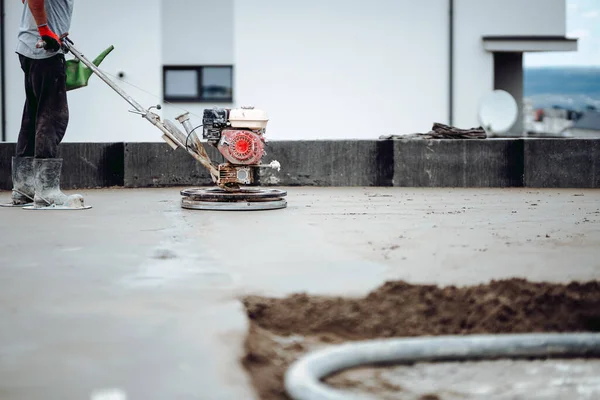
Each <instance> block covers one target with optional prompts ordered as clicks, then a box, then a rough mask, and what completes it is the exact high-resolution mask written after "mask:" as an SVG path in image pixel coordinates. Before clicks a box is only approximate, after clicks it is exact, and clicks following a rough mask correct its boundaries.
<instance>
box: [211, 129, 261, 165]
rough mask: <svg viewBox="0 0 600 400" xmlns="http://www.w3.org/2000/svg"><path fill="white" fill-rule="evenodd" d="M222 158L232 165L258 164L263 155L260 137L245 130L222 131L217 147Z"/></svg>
mask: <svg viewBox="0 0 600 400" xmlns="http://www.w3.org/2000/svg"><path fill="white" fill-rule="evenodd" d="M217 148H218V149H219V151H220V152H221V154H223V157H225V159H226V160H227V161H229V162H230V163H232V164H238V165H255V164H260V160H262V158H263V156H264V154H265V143H264V140H263V138H262V136H261V135H259V134H258V133H256V132H253V131H250V130H245V129H224V130H223V132H222V133H221V140H220V141H219V144H218V146H217Z"/></svg>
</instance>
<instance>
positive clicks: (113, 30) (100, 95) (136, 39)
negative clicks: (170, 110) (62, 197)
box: [5, 0, 162, 142]
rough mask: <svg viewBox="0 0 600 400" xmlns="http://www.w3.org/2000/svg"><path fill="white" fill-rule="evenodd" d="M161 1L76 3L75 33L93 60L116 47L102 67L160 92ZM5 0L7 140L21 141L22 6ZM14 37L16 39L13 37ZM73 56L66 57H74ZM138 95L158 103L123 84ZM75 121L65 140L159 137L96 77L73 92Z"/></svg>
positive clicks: (146, 102) (78, 44)
mask: <svg viewBox="0 0 600 400" xmlns="http://www.w3.org/2000/svg"><path fill="white" fill-rule="evenodd" d="M160 3H161V0H128V1H119V0H103V1H102V2H87V1H86V2H84V1H78V2H75V8H74V11H73V21H72V24H71V30H70V37H71V38H72V40H73V41H74V42H75V45H76V47H77V48H78V49H79V50H80V51H82V52H84V54H85V55H86V56H88V57H89V58H90V59H93V58H95V57H96V56H97V55H98V54H99V53H100V52H101V51H102V50H104V49H105V48H107V47H108V46H110V45H111V44H112V45H114V46H115V50H114V51H113V52H112V53H111V54H110V55H109V56H108V57H107V58H106V60H104V62H103V63H102V65H101V66H100V67H101V68H102V69H103V70H104V71H106V72H108V73H110V74H113V75H117V74H118V73H119V72H121V71H122V72H124V73H125V77H124V80H125V81H128V82H131V83H132V84H134V85H136V86H139V87H141V88H143V89H144V90H145V91H147V92H150V93H152V94H156V95H158V96H161V90H162V88H161V82H162V70H161V65H162V62H161V31H160V23H159V21H160ZM5 5H6V21H7V26H6V34H7V36H8V38H7V42H8V43H7V45H6V49H7V58H8V60H7V84H8V85H7V88H6V89H7V97H8V98H9V99H10V101H8V102H7V110H6V111H7V131H8V135H7V136H8V141H16V140H17V136H18V132H19V128H20V124H21V114H22V109H23V103H24V101H25V93H24V89H23V72H22V71H21V69H20V67H19V63H18V58H17V56H16V54H15V53H13V52H12V50H13V49H14V48H15V45H16V35H17V31H18V24H19V21H20V16H21V12H22V8H23V5H22V4H21V2H20V1H8V2H5ZM11 41H12V43H13V44H11V43H10V42H11ZM71 57H72V56H68V57H67V58H71ZM122 87H123V88H124V89H126V90H127V91H128V92H130V94H131V95H133V96H134V97H135V98H136V100H138V101H139V102H140V103H142V104H144V105H152V104H157V103H159V102H160V101H161V100H160V97H159V98H155V97H153V96H152V95H149V94H147V93H145V92H142V91H140V90H137V89H135V88H131V87H130V86H128V85H125V84H122ZM68 99H69V111H70V120H69V127H68V129H67V133H66V136H65V139H64V141H65V142H113V141H153V140H160V133H159V132H158V131H157V130H156V128H153V127H152V125H150V124H149V123H148V122H146V121H143V120H142V119H141V117H140V116H137V115H134V114H130V113H128V112H127V111H128V110H129V109H130V108H131V107H130V106H129V104H127V103H126V102H125V101H124V100H122V99H121V97H119V96H118V95H117V94H116V93H115V92H113V91H112V89H110V88H109V87H108V86H107V85H105V84H104V83H102V82H101V81H100V80H99V79H98V78H97V77H95V76H94V77H92V78H91V79H90V83H89V86H88V87H86V88H82V89H78V90H74V91H71V92H69V93H68Z"/></svg>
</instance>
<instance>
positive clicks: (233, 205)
mask: <svg viewBox="0 0 600 400" xmlns="http://www.w3.org/2000/svg"><path fill="white" fill-rule="evenodd" d="M181 207H183V208H186V209H189V210H207V211H264V210H278V209H281V208H286V207H287V201H286V200H284V199H278V200H272V201H222V202H220V201H198V200H192V199H189V198H187V197H183V198H182V199H181Z"/></svg>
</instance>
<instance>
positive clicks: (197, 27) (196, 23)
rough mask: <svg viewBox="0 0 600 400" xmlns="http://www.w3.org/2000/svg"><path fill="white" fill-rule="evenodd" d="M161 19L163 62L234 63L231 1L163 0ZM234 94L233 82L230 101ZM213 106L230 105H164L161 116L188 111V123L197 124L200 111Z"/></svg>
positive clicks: (200, 114) (166, 116) (173, 63)
mask: <svg viewBox="0 0 600 400" xmlns="http://www.w3.org/2000/svg"><path fill="white" fill-rule="evenodd" d="M161 22H162V40H163V46H162V61H163V64H164V65H233V64H234V55H233V0H219V1H214V0H194V1H190V0H164V1H163V2H162V12H161ZM161 68H162V67H161ZM161 79H162V77H161ZM161 85H162V82H161ZM235 95H236V93H235V85H234V100H235ZM213 106H218V107H226V108H231V107H232V106H233V105H232V104H229V103H218V104H208V103H200V104H198V103H176V104H172V105H169V104H166V105H165V107H164V110H163V116H164V117H165V118H169V119H171V120H173V119H174V118H175V117H176V116H178V115H180V114H181V113H182V112H185V110H189V111H190V112H191V113H193V115H192V124H200V123H202V119H201V118H202V111H203V110H204V109H205V108H210V107H213Z"/></svg>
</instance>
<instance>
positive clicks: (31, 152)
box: [12, 0, 87, 209]
mask: <svg viewBox="0 0 600 400" xmlns="http://www.w3.org/2000/svg"><path fill="white" fill-rule="evenodd" d="M22 2H23V13H22V16H21V24H20V26H19V34H18V44H17V50H16V52H17V54H18V57H19V61H20V63H21V69H22V70H23V72H24V74H25V95H26V99H25V107H24V109H23V117H22V121H21V130H20V132H19V138H18V141H17V151H16V156H15V157H13V159H12V179H13V192H12V205H13V206H24V205H28V204H29V203H32V202H33V208H36V209H46V208H61V209H62V208H66V209H81V208H87V207H84V201H83V197H82V196H81V195H72V196H67V195H66V194H64V193H63V192H62V191H61V190H60V175H61V171H62V159H60V158H58V146H59V144H60V142H61V141H62V139H63V137H64V136H65V132H66V130H67V125H68V123H69V106H68V104H67V90H66V61H65V56H64V52H63V50H62V46H61V40H60V36H61V35H63V34H66V33H67V32H68V31H69V28H70V25H71V15H72V13H73V2H74V0H22Z"/></svg>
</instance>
